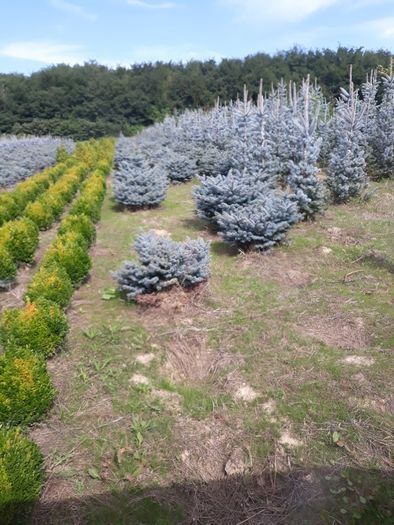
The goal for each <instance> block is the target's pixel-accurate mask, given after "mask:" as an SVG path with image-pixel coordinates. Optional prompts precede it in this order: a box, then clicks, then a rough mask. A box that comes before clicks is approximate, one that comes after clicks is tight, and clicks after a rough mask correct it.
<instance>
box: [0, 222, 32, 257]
mask: <svg viewBox="0 0 394 525" xmlns="http://www.w3.org/2000/svg"><path fill="white" fill-rule="evenodd" d="M0 246H2V247H3V248H5V249H6V250H7V251H8V253H9V254H10V256H11V257H12V259H13V261H14V262H16V263H21V262H24V263H30V262H31V261H32V260H33V258H34V254H35V252H36V249H37V246H38V228H37V226H36V225H35V224H34V222H33V221H31V220H30V219H28V218H22V219H16V220H15V221H11V222H8V223H6V224H4V226H2V227H1V228H0Z"/></svg>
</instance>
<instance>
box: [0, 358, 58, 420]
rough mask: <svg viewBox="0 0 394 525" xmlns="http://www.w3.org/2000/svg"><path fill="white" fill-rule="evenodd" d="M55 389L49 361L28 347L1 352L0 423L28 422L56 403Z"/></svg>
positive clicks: (37, 417)
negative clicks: (47, 363) (54, 400)
mask: <svg viewBox="0 0 394 525" xmlns="http://www.w3.org/2000/svg"><path fill="white" fill-rule="evenodd" d="M54 395H55V392H54V389H53V386H52V382H51V378H50V377H49V375H48V372H47V369H46V364H45V361H44V359H43V358H42V357H40V356H37V355H36V354H34V353H33V352H32V351H31V350H29V349H27V348H16V349H9V350H8V351H7V352H5V353H4V354H2V355H0V423H5V424H6V425H19V424H24V425H28V424H30V423H32V422H33V421H36V420H37V419H39V418H40V417H41V416H43V415H44V414H45V413H46V412H47V411H48V409H49V408H50V406H51V405H52V403H53V399H54Z"/></svg>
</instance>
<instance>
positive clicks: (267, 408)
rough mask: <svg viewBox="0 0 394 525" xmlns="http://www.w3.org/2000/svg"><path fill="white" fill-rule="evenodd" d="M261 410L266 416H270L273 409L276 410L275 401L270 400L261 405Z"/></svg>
mask: <svg viewBox="0 0 394 525" xmlns="http://www.w3.org/2000/svg"><path fill="white" fill-rule="evenodd" d="M261 408H262V409H263V410H264V412H265V413H266V414H268V415H269V416H271V415H272V414H273V413H274V412H275V408H276V404H275V401H274V400H273V399H270V400H269V401H267V402H266V403H263V404H262V405H261Z"/></svg>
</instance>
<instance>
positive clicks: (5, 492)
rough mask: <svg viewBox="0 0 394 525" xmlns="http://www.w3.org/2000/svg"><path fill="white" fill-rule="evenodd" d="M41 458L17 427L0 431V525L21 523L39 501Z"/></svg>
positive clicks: (41, 475)
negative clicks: (0, 524)
mask: <svg viewBox="0 0 394 525" xmlns="http://www.w3.org/2000/svg"><path fill="white" fill-rule="evenodd" d="M42 483H43V457H42V454H41V452H40V450H39V448H38V446H37V445H36V444H35V443H33V442H32V441H30V440H29V439H28V438H27V437H25V436H24V435H23V434H22V432H21V430H20V429H19V428H14V429H11V430H6V429H5V428H0V512H1V523H2V524H3V525H12V524H21V523H23V522H24V520H25V519H26V516H27V515H28V513H29V511H30V510H31V508H32V506H33V504H34V503H35V502H36V501H37V500H38V498H39V496H40V492H41V488H42Z"/></svg>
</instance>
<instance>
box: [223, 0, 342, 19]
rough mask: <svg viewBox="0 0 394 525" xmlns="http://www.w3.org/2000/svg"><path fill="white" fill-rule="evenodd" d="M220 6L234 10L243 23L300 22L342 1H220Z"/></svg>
mask: <svg viewBox="0 0 394 525" xmlns="http://www.w3.org/2000/svg"><path fill="white" fill-rule="evenodd" d="M218 2H219V4H220V5H223V6H225V7H229V8H232V9H233V10H234V11H235V13H236V18H237V20H238V21H242V22H253V23H262V22H272V21H277V22H286V23H288V22H300V21H301V20H303V19H305V18H307V17H308V16H310V15H312V14H313V13H315V12H316V11H319V10H320V9H323V8H325V7H329V6H331V5H334V4H336V3H339V2H340V0H269V1H263V0H218Z"/></svg>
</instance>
